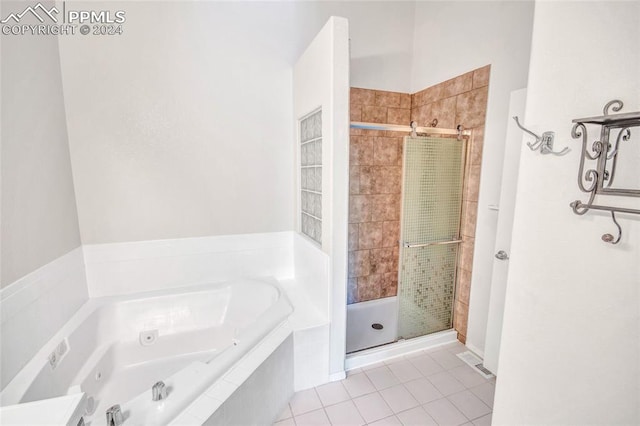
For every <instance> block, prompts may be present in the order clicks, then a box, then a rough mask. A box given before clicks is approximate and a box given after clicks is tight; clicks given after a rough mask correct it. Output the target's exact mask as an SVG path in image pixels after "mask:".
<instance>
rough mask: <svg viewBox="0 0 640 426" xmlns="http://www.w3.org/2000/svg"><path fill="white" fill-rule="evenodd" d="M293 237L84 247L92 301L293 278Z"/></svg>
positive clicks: (275, 234) (243, 236)
mask: <svg viewBox="0 0 640 426" xmlns="http://www.w3.org/2000/svg"><path fill="white" fill-rule="evenodd" d="M292 239H293V233H292V232H273V233H266V234H239V235H223V236H215V237H203V238H180V239H173V240H154V241H138V242H129V243H113V244H96V245H85V246H83V248H84V253H85V263H86V268H87V283H88V285H89V295H90V296H91V297H101V296H112V295H122V294H132V293H139V292H143V291H152V290H160V289H164V288H176V287H182V286H187V285H192V284H193V283H201V282H220V281H226V280H233V279H237V278H238V277H266V276H271V277H275V278H277V279H286V278H292V277H293V275H294V271H293V244H292Z"/></svg>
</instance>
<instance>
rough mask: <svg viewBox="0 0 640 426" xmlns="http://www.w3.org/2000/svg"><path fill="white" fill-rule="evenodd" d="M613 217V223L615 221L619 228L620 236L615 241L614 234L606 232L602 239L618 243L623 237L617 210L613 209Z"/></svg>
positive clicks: (606, 241)
mask: <svg viewBox="0 0 640 426" xmlns="http://www.w3.org/2000/svg"><path fill="white" fill-rule="evenodd" d="M611 219H613V223H615V224H616V227H617V228H618V238H616V239H615V241H614V240H613V235H611V234H604V235H603V236H602V241H604V242H605V243H611V244H618V243H619V242H620V238H622V228H621V227H620V224H619V223H618V221H617V220H616V212H614V211H611Z"/></svg>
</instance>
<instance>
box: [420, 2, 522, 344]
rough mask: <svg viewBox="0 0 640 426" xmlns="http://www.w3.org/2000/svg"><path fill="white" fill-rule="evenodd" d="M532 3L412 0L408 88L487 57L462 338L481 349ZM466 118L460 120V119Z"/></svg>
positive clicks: (434, 81) (465, 68)
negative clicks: (512, 109)
mask: <svg viewBox="0 0 640 426" xmlns="http://www.w3.org/2000/svg"><path fill="white" fill-rule="evenodd" d="M532 17H533V3H532V2H508V1H503V2H499V1H496V2H476V1H461V2H417V3H416V16H415V36H414V42H413V66H412V72H411V91H412V92H417V91H419V90H422V89H424V88H426V87H429V86H432V85H434V84H437V83H440V82H442V81H445V80H447V79H449V78H452V77H455V76H457V75H460V74H463V73H465V72H467V71H470V70H473V69H475V68H479V67H482V66H484V65H487V64H491V80H490V83H489V103H488V109H487V119H486V128H485V138H484V151H483V159H482V175H481V180H480V195H479V201H478V222H477V227H476V240H475V250H474V260H473V276H472V283H471V299H470V306H469V320H468V331H467V345H468V346H469V347H470V348H472V349H473V350H474V351H476V352H478V353H479V354H482V352H483V350H484V340H485V331H486V325H487V313H488V306H489V293H490V287H491V273H492V267H493V248H494V244H495V235H496V225H497V213H496V212H495V211H492V210H489V209H488V208H487V206H488V205H491V204H499V200H500V182H501V177H502V176H501V175H502V160H503V151H504V143H505V137H506V129H507V119H508V118H507V117H508V108H509V96H510V93H511V91H513V90H516V89H521V88H523V87H525V86H526V84H527V70H528V66H529V49H530V40H531V26H532ZM461 124H463V125H464V123H461Z"/></svg>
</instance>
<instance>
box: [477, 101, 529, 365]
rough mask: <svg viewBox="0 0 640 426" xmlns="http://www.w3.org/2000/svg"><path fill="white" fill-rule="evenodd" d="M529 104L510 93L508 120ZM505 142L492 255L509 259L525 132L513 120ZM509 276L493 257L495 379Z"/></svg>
mask: <svg viewBox="0 0 640 426" xmlns="http://www.w3.org/2000/svg"><path fill="white" fill-rule="evenodd" d="M526 101H527V90H526V89H520V90H515V91H513V92H511V100H510V101H509V117H514V116H517V117H518V118H519V119H520V120H522V121H524V120H525V114H524V109H525V105H526ZM506 141H507V142H506V146H505V147H504V162H503V165H502V184H501V185H500V210H499V211H498V226H497V230H496V245H495V248H494V249H493V252H494V253H498V251H500V250H502V251H504V252H505V253H507V256H509V255H510V254H511V232H512V230H513V216H514V214H515V205H516V192H517V184H518V170H519V167H520V152H521V150H522V148H523V147H522V143H521V142H522V130H521V129H520V128H519V127H518V126H517V124H516V122H515V121H514V120H509V123H508V125H507V137H506ZM508 273H509V259H498V258H496V257H495V256H494V258H493V270H492V274H491V293H490V297H489V311H488V315H487V335H486V341H485V345H484V359H483V365H484V367H485V368H487V369H488V370H489V371H491V372H493V373H494V374H495V375H496V376H497V375H499V372H498V359H499V354H500V336H501V335H502V321H503V319H504V298H505V295H506V290H507V276H508Z"/></svg>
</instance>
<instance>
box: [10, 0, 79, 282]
mask: <svg viewBox="0 0 640 426" xmlns="http://www.w3.org/2000/svg"><path fill="white" fill-rule="evenodd" d="M43 3H44V4H45V5H47V6H48V5H50V4H52V3H51V2H43ZM24 7H25V4H24V2H5V1H3V2H2V9H1V10H0V15H2V16H3V17H4V16H5V15H7V14H9V13H11V12H16V13H17V12H21V11H22V10H23V9H24ZM34 20H35V19H34ZM0 127H2V146H1V157H2V163H1V166H0V170H1V175H2V176H1V182H2V186H1V188H0V192H1V203H0V204H1V218H0V223H1V229H0V235H1V237H0V245H1V250H0V251H1V253H2V255H1V261H0V269H1V271H2V272H1V284H0V285H1V286H2V287H6V286H7V285H9V284H11V283H12V282H14V281H15V280H17V279H19V278H20V277H23V276H24V275H26V274H28V273H29V272H31V271H34V270H36V269H38V268H39V267H41V266H43V265H45V264H47V263H49V262H51V261H53V260H54V259H56V258H58V257H60V256H62V255H64V254H65V253H68V252H69V251H71V250H73V249H74V248H76V247H78V246H79V245H80V233H79V230H78V216H77V213H76V200H75V196H74V191H73V180H72V177H71V163H70V160H69V146H68V143H67V123H66V118H65V110H64V104H63V94H62V81H61V77H60V59H59V56H58V41H57V39H56V37H39V36H36V37H31V36H2V115H1V125H0Z"/></svg>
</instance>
